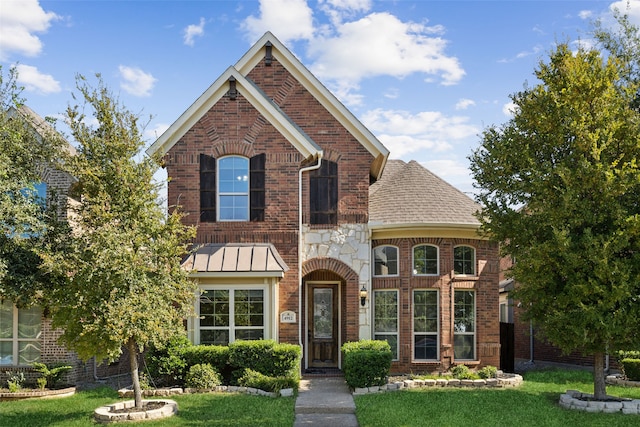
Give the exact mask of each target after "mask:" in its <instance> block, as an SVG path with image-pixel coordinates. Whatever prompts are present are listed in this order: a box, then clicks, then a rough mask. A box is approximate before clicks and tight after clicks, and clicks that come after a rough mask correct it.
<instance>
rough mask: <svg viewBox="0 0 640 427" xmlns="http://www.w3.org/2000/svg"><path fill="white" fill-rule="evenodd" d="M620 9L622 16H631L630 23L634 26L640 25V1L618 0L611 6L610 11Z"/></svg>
mask: <svg viewBox="0 0 640 427" xmlns="http://www.w3.org/2000/svg"><path fill="white" fill-rule="evenodd" d="M614 9H618V10H619V11H620V12H621V13H622V14H627V15H629V21H630V22H631V23H632V24H634V25H640V1H638V0H618V1H615V2H613V3H611V4H610V5H609V10H610V11H613V10H614Z"/></svg>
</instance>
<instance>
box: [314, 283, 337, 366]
mask: <svg viewBox="0 0 640 427" xmlns="http://www.w3.org/2000/svg"><path fill="white" fill-rule="evenodd" d="M308 290H309V292H308V304H309V305H308V307H309V309H308V318H307V330H308V331H307V332H308V357H309V364H308V366H309V368H337V367H338V286H337V285H325V284H323V285H313V284H311V285H309V288H308Z"/></svg>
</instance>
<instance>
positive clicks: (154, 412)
mask: <svg viewBox="0 0 640 427" xmlns="http://www.w3.org/2000/svg"><path fill="white" fill-rule="evenodd" d="M150 403H161V404H162V406H161V407H159V408H154V409H147V410H145V409H144V406H145V405H148V404H150ZM135 404H136V403H135V400H127V401H124V402H118V403H114V404H112V405H106V406H101V407H99V408H98V409H96V410H95V411H93V418H94V419H95V420H96V421H97V422H99V423H101V424H107V423H112V422H120V421H144V420H158V419H160V418H167V417H171V416H172V415H173V414H175V413H177V412H178V404H177V403H176V401H175V400H170V399H157V400H143V401H142V405H143V409H142V410H141V411H135V410H132V409H131V408H133V407H134V406H135Z"/></svg>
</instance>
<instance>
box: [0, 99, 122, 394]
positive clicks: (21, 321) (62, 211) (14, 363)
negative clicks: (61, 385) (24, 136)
mask: <svg viewBox="0 0 640 427" xmlns="http://www.w3.org/2000/svg"><path fill="white" fill-rule="evenodd" d="M8 114H9V117H14V118H19V119H21V120H25V121H26V122H27V123H28V125H29V126H30V127H31V128H32V129H33V131H34V132H35V135H36V138H37V140H42V139H43V138H47V137H50V136H51V135H53V134H55V136H56V137H60V135H58V134H56V130H55V129H54V128H53V127H52V126H51V125H50V124H49V123H48V122H47V121H46V120H44V119H43V118H42V117H40V116H39V115H38V114H36V113H35V112H34V111H33V110H31V109H30V108H29V107H27V106H24V105H23V106H21V107H20V108H19V109H18V110H16V109H12V110H10V111H9V113H8ZM65 149H66V150H68V151H69V152H70V153H71V154H74V153H75V148H74V147H73V146H72V145H71V144H68V143H67V144H66V146H65ZM40 177H41V182H38V183H34V186H35V188H36V191H37V192H38V196H39V197H40V198H41V199H43V200H46V203H47V205H51V204H52V203H55V204H56V206H57V214H58V216H59V218H62V219H64V220H66V219H67V213H68V209H67V207H68V205H69V203H73V200H72V199H71V198H69V196H68V194H69V189H70V188H71V186H72V185H73V184H74V183H75V182H76V179H75V178H74V177H73V176H71V175H69V174H67V173H66V172H63V171H61V170H58V169H56V168H53V167H51V165H47V164H43V165H42V167H41V170H40ZM60 335H61V331H60V330H58V329H53V328H52V326H51V319H49V318H48V317H47V316H46V310H44V309H43V308H42V307H39V306H31V307H26V308H23V307H17V306H16V305H15V304H13V302H12V301H9V300H4V299H2V298H1V297H0V373H2V374H5V373H6V372H20V371H21V372H25V373H27V377H28V376H29V375H28V374H29V372H30V370H31V368H30V366H31V364H33V362H42V363H48V364H50V363H58V362H64V363H68V364H70V365H72V367H73V370H72V371H70V373H69V374H68V375H67V379H68V381H70V382H71V383H76V382H80V381H86V380H92V379H93V378H95V377H96V376H97V374H98V373H100V374H101V375H105V374H107V372H112V371H113V367H111V368H110V367H108V366H107V365H104V366H103V367H100V368H96V366H95V362H94V361H91V362H89V363H83V362H82V361H80V359H79V358H78V357H77V355H76V354H75V353H74V352H71V351H69V350H67V349H66V348H65V347H64V346H61V345H60V344H58V338H59V337H60ZM1 378H3V377H1V376H0V379H1ZM3 385H4V384H3V383H2V382H1V381H0V388H1V387H2V386H3Z"/></svg>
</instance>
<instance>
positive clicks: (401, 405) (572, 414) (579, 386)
mask: <svg viewBox="0 0 640 427" xmlns="http://www.w3.org/2000/svg"><path fill="white" fill-rule="evenodd" d="M523 377H524V384H523V385H522V386H520V387H518V388H515V389H484V390H482V389H461V388H454V389H451V388H431V389H412V390H406V391H398V392H386V393H378V394H368V395H363V396H355V401H356V408H357V409H356V413H357V416H358V422H359V423H360V426H361V427H375V426H380V427H392V426H463V427H470V426H474V427H475V426H491V427H496V426H516V427H525V426H536V427H538V426H540V427H547V426H558V427H569V426H589V427H591V426H603V427H611V426H614V425H615V426H616V427H623V426H638V425H640V415H623V414H590V413H585V412H580V411H573V410H567V409H563V408H562V407H560V406H559V405H558V400H559V398H560V394H562V393H564V392H565V391H566V390H569V389H575V390H580V391H582V392H588V393H592V392H593V379H592V374H591V372H589V371H560V370H553V371H538V372H529V373H526V374H525V375H523ZM607 394H610V395H614V396H619V397H630V398H636V399H640V389H639V388H623V387H612V386H608V387H607Z"/></svg>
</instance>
